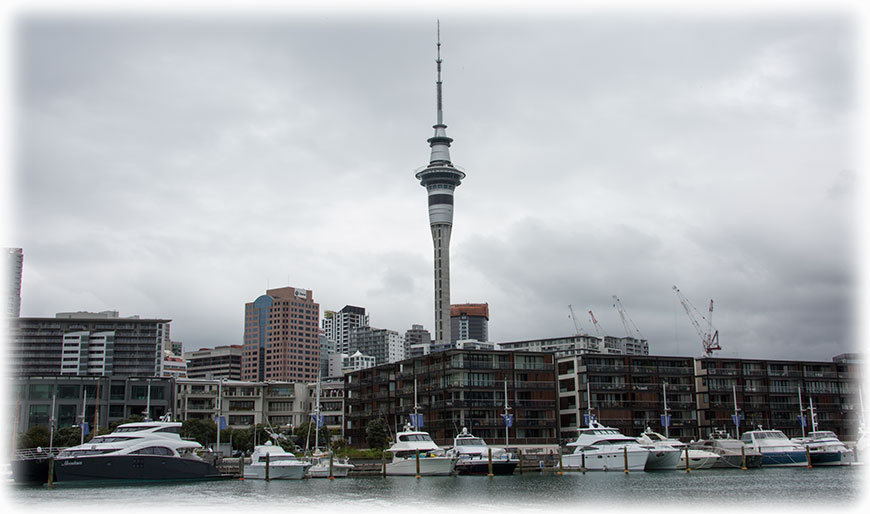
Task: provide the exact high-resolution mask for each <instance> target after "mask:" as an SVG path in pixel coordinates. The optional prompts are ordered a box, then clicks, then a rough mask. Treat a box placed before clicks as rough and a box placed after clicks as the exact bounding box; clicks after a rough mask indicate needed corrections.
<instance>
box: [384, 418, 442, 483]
mask: <svg viewBox="0 0 870 514" xmlns="http://www.w3.org/2000/svg"><path fill="white" fill-rule="evenodd" d="M387 451H388V452H390V453H392V454H393V460H392V461H391V462H388V463H387V475H400V476H415V475H417V474H418V468H417V463H418V462H419V475H420V476H437V475H449V474H451V473H452V472H453V467H454V463H455V459H453V458H452V457H448V456H447V455H445V452H444V450H443V449H441V448H439V447H438V445H436V444H435V442H434V441H432V438H431V437H429V434H428V433H426V432H422V431H419V430H414V429H413V428H412V427H411V425H410V424H407V425H405V428H404V430H403V431H402V432H399V433H398V434H396V442H395V443H393V445H392V446H390V448H389V449H387ZM418 456H419V457H418Z"/></svg>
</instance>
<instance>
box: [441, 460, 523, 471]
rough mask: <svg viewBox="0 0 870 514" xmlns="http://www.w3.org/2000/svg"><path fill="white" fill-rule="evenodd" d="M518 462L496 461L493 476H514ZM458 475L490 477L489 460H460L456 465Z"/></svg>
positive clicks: (493, 462) (493, 465)
mask: <svg viewBox="0 0 870 514" xmlns="http://www.w3.org/2000/svg"><path fill="white" fill-rule="evenodd" d="M519 463H520V462H519V461H518V460H494V461H492V474H493V475H513V474H514V470H516V469H517V464H519ZM455 469H456V473H457V474H459V475H488V474H489V460H488V459H471V460H465V459H460V460H459V461H458V462H457V463H456V467H455Z"/></svg>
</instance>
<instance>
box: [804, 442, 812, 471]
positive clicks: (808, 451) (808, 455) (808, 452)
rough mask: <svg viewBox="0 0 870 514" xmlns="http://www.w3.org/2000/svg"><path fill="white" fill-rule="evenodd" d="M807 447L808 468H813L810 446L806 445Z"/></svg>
mask: <svg viewBox="0 0 870 514" xmlns="http://www.w3.org/2000/svg"><path fill="white" fill-rule="evenodd" d="M805 448H806V450H807V469H813V463H812V462H810V447H809V446H806V447H805Z"/></svg>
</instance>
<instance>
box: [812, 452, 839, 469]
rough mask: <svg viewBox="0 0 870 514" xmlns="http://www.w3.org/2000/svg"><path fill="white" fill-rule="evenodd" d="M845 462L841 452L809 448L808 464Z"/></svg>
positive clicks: (829, 464) (824, 464) (836, 464)
mask: <svg viewBox="0 0 870 514" xmlns="http://www.w3.org/2000/svg"><path fill="white" fill-rule="evenodd" d="M845 463H846V459H845V458H844V455H843V453H842V452H839V451H827V452H825V451H816V452H814V451H812V450H810V464H812V465H813V466H841V465H843V464H845Z"/></svg>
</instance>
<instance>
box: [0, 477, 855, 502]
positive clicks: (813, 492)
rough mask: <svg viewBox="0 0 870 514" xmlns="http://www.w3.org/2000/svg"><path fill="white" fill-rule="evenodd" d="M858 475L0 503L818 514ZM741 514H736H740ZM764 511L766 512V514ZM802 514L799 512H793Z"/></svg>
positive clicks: (79, 493) (166, 491)
mask: <svg viewBox="0 0 870 514" xmlns="http://www.w3.org/2000/svg"><path fill="white" fill-rule="evenodd" d="M865 478H866V476H865V471H864V470H863V469H862V468H858V467H851V468H850V467H837V468H818V467H817V468H814V469H806V468H766V469H756V470H747V471H741V470H696V471H693V472H691V473H686V472H685V471H665V472H653V473H642V472H636V473H630V474H628V475H626V474H625V473H622V472H606V473H605V472H590V473H586V474H582V473H577V472H566V473H565V474H564V475H562V476H559V475H556V474H553V473H527V474H524V475H513V476H497V477H492V478H488V477H477V476H457V477H425V478H422V479H419V480H418V479H416V478H414V477H386V478H384V477H358V478H343V479H337V480H332V481H331V480H323V479H308V480H293V481H271V482H265V481H261V480H244V481H243V480H227V481H216V482H197V483H186V484H149V485H136V486H131V485H112V486H106V487H82V486H63V485H59V486H56V487H54V488H51V489H49V488H47V487H18V486H12V487H9V488H8V490H7V500H8V502H9V503H10V504H12V505H13V506H18V507H23V508H25V509H30V508H33V509H35V510H43V509H44V510H51V511H55V512H58V511H59V510H61V509H62V508H64V507H74V506H91V505H93V506H96V507H100V509H99V512H112V511H113V510H115V509H114V508H113V507H121V508H124V507H131V508H137V509H143V510H149V511H155V510H165V509H167V508H170V507H171V510H172V511H179V510H188V509H192V510H197V511H199V512H205V511H210V512H214V511H221V512H227V511H234V512H242V513H247V512H252V511H253V510H254V509H256V510H257V511H262V510H267V511H283V512H293V511H296V512H298V511H300V510H302V511H306V512H313V511H315V510H318V509H320V508H322V507H325V508H326V509H327V510H331V511H336V510H343V511H347V510H348V509H351V510H353V509H359V510H364V511H367V512H368V511H378V510H391V511H393V510H397V509H406V508H412V507H413V508H415V510H420V509H426V510H451V511H457V512H463V511H467V509H468V508H469V507H473V508H474V509H475V510H476V511H480V510H482V511H496V512H506V511H507V510H508V509H506V507H510V509H509V510H544V511H546V510H571V511H581V510H585V508H586V507H589V506H593V505H595V506H602V507H605V509H604V510H609V509H608V508H615V507H617V506H623V507H624V506H632V505H644V506H658V507H664V506H677V507H680V506H681V507H688V508H694V507H698V506H705V505H706V506H712V507H722V506H733V507H753V508H765V509H766V508H767V507H770V508H782V507H788V508H800V507H806V508H807V509H813V510H818V509H819V508H820V507H823V508H824V509H821V510H822V511H823V512H827V511H829V509H831V508H837V507H840V508H841V510H842V509H850V508H852V507H856V506H859V505H861V504H863V503H864V500H865V498H864V497H865V492H866V487H865V484H866V480H865ZM741 510H743V509H741ZM766 510H767V509H766ZM800 510H803V509H800Z"/></svg>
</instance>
